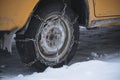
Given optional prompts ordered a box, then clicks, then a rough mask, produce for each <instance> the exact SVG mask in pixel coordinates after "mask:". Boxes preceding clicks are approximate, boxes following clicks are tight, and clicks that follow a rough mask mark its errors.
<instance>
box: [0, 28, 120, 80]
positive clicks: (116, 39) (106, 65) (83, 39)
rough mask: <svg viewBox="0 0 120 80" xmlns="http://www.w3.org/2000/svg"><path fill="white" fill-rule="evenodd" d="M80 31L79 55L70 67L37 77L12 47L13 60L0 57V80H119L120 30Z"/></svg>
mask: <svg viewBox="0 0 120 80" xmlns="http://www.w3.org/2000/svg"><path fill="white" fill-rule="evenodd" d="M80 29H81V31H80V44H79V47H78V51H77V53H76V55H75V57H74V58H73V59H72V61H71V62H70V63H69V65H68V66H64V67H62V68H58V69H53V68H48V69H47V70H46V71H45V72H43V73H36V71H35V70H34V69H31V68H28V67H26V66H24V65H23V64H22V63H21V62H20V58H19V55H18V52H17V51H16V47H15V46H13V53H12V56H9V55H5V54H3V55H1V54H0V80H120V27H108V28H100V29H95V30H86V28H83V27H81V28H80ZM82 61H83V62H82Z"/></svg>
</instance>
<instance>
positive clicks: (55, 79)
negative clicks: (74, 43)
mask: <svg viewBox="0 0 120 80" xmlns="http://www.w3.org/2000/svg"><path fill="white" fill-rule="evenodd" d="M112 60H113V62H111V61H110V62H109V61H100V60H91V61H86V62H79V63H75V64H73V65H71V66H63V67H62V68H50V67H49V68H47V69H46V70H45V71H44V72H43V73H37V72H35V73H33V74H32V75H27V76H24V75H22V74H20V75H18V76H17V77H12V78H10V77H8V78H4V79H2V80H120V57H118V58H115V59H112ZM115 61H116V62H115Z"/></svg>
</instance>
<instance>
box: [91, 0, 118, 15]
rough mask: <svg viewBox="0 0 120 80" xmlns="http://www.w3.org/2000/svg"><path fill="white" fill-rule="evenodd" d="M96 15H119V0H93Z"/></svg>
mask: <svg viewBox="0 0 120 80" xmlns="http://www.w3.org/2000/svg"><path fill="white" fill-rule="evenodd" d="M93 2H94V10H95V16H96V17H111V16H112V17H114V16H120V0H93Z"/></svg>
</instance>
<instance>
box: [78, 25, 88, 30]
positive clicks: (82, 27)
mask: <svg viewBox="0 0 120 80" xmlns="http://www.w3.org/2000/svg"><path fill="white" fill-rule="evenodd" d="M79 28H80V30H81V31H85V30H87V29H86V27H84V26H79Z"/></svg>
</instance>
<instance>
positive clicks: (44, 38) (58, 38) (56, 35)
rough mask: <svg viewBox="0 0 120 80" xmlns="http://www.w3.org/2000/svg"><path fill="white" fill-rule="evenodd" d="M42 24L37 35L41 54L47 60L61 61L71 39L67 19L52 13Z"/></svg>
mask: <svg viewBox="0 0 120 80" xmlns="http://www.w3.org/2000/svg"><path fill="white" fill-rule="evenodd" d="M45 22H46V23H43V24H42V27H41V28H40V30H39V33H38V37H37V46H38V50H39V53H40V55H41V56H42V57H43V58H44V59H45V60H47V61H52V62H55V61H57V62H58V61H59V59H60V58H63V56H64V55H65V54H66V52H67V48H68V47H69V43H70V40H71V33H70V29H69V25H68V23H67V22H66V20H65V19H63V18H62V17H58V15H52V16H50V17H49V18H47V19H46V20H45Z"/></svg>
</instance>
